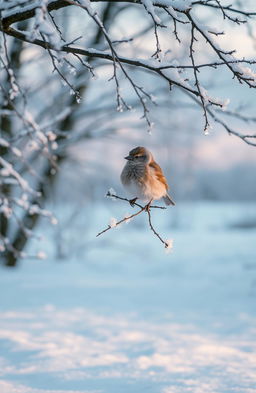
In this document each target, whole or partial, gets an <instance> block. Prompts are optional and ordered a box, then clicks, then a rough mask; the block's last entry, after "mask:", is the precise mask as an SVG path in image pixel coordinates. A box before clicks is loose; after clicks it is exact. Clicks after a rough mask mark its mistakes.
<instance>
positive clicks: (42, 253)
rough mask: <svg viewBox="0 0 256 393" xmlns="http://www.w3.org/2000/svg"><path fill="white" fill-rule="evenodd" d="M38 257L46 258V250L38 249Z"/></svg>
mask: <svg viewBox="0 0 256 393" xmlns="http://www.w3.org/2000/svg"><path fill="white" fill-rule="evenodd" d="M36 257H37V258H38V259H46V258H47V255H46V254H45V252H44V251H38V253H37V254H36Z"/></svg>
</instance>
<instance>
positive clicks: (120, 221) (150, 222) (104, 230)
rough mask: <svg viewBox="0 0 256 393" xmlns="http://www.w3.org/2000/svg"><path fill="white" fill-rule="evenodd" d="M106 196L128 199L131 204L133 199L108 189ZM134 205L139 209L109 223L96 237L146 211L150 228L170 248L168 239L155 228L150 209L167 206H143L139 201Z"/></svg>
mask: <svg viewBox="0 0 256 393" xmlns="http://www.w3.org/2000/svg"><path fill="white" fill-rule="evenodd" d="M106 196H107V197H110V198H115V199H119V200H121V201H126V202H128V203H129V204H130V205H131V201H130V200H129V199H127V198H123V197H120V196H118V195H116V194H113V193H111V192H110V191H108V193H107V195H106ZM132 205H135V206H137V207H139V210H138V211H137V212H136V213H134V214H131V215H129V216H125V217H124V218H122V219H121V220H119V221H114V222H113V223H112V224H110V225H108V226H107V227H106V228H105V229H103V230H102V231H101V232H99V233H98V234H97V235H96V237H98V236H100V235H102V234H103V233H105V232H107V231H109V230H110V229H112V228H115V227H117V226H118V225H120V224H122V223H123V222H128V221H130V220H131V219H133V218H134V217H137V216H138V215H139V214H141V213H142V212H143V211H144V212H146V213H147V215H148V224H149V228H150V229H151V231H152V232H153V233H154V235H155V236H156V237H157V238H158V239H159V240H160V242H161V243H163V244H164V246H165V248H169V247H170V245H169V243H168V242H167V241H165V240H163V238H162V237H161V236H160V235H159V233H158V232H157V231H156V230H155V228H154V226H153V224H152V219H151V213H150V209H151V208H153V209H166V207H163V206H150V207H149V204H146V205H145V206H142V205H140V204H138V203H137V202H133V203H132Z"/></svg>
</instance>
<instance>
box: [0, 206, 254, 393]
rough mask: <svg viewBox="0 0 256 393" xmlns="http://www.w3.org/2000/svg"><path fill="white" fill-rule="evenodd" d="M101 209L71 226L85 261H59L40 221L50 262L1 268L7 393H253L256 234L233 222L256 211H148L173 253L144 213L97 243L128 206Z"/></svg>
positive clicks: (2, 382) (1, 346) (63, 210)
mask: <svg viewBox="0 0 256 393" xmlns="http://www.w3.org/2000/svg"><path fill="white" fill-rule="evenodd" d="M104 201H105V203H106V206H105V207H104V208H103V207H102V206H99V205H93V209H92V207H91V206H90V207H88V209H89V210H88V212H89V211H90V213H92V210H93V215H92V216H91V219H90V220H89V222H86V223H85V221H84V218H85V217H86V214H87V213H88V212H86V211H84V210H81V212H80V214H79V218H78V219H79V221H80V224H81V225H80V226H78V227H77V228H76V227H74V228H71V227H69V228H65V230H66V231H67V232H66V233H68V234H69V236H70V242H71V244H73V243H74V241H78V240H79V239H80V240H81V245H82V246H81V247H80V248H79V252H78V253H76V254H75V253H74V252H70V253H69V254H68V258H67V259H65V260H64V261H58V262H57V261H56V260H55V258H54V253H55V251H54V249H53V245H54V242H53V241H52V240H53V239H54V234H53V233H54V232H50V231H49V227H47V228H48V231H46V230H44V226H43V225H44V224H43V222H42V225H41V228H39V229H38V231H39V232H40V231H41V232H44V234H45V240H44V241H42V242H41V243H40V249H41V250H42V251H43V252H44V253H47V254H48V255H49V259H48V260H42V261H40V260H30V259H28V260H24V261H23V262H22V264H21V266H20V267H19V268H17V269H14V270H12V271H10V270H7V269H4V268H1V272H0V273H1V274H0V291H1V292H0V296H1V303H0V320H1V324H0V370H1V377H0V391H1V393H96V392H97V393H120V392H127V393H128V392H129V393H141V392H149V393H189V392H193V393H227V392H231V391H234V392H236V393H253V392H254V390H255V386H256V329H255V326H256V324H255V322H256V309H255V296H256V288H255V282H256V260H255V236H256V230H255V229H251V230H242V229H239V225H237V226H235V224H239V223H243V222H245V221H246V219H248V217H249V218H250V219H252V218H253V217H254V218H255V220H256V205H255V204H246V205H242V204H233V205H231V204H225V203H224V204H218V203H204V204H203V203H199V204H198V203H189V204H184V203H183V204H182V203H180V204H177V205H176V207H175V209H172V210H168V211H166V210H164V211H158V212H156V211H152V219H153V222H155V224H156V225H157V229H158V230H159V232H160V233H161V234H162V235H164V234H168V233H169V234H171V237H172V239H174V241H175V247H174V249H173V252H172V253H171V254H169V255H165V254H164V253H163V252H162V245H161V243H160V242H159V241H158V239H156V238H154V237H153V235H152V233H151V231H150V229H149V228H148V226H147V219H146V215H145V216H143V215H140V216H139V217H137V218H136V220H133V221H132V223H130V225H129V226H122V228H121V229H120V230H119V231H111V230H110V231H108V232H107V233H106V234H105V235H102V236H101V237H99V238H97V240H96V239H95V235H96V233H97V232H98V230H99V228H101V227H102V226H104V224H105V223H106V220H107V217H109V214H110V211H109V210H111V214H113V215H115V216H117V215H118V217H119V215H120V214H121V211H120V210H122V206H123V205H122V204H121V203H115V204H111V203H110V201H108V200H107V199H106V200H104ZM123 208H124V209H125V211H127V206H126V205H125V206H123ZM67 210H68V208H67V206H65V205H63V206H62V207H60V209H59V212H58V214H59V217H61V215H63V217H64V216H66V214H67ZM131 210H132V212H134V210H133V209H131ZM82 225H83V226H86V228H87V232H86V236H85V232H84V230H82V231H81V228H82ZM89 225H91V226H90V227H88V226H89ZM45 228H46V227H45ZM52 231H53V229H52ZM68 239H69V238H65V240H63V241H65V243H66V245H67V243H68V241H69V240H68ZM31 247H32V246H31ZM26 252H27V253H28V254H29V253H31V252H32V253H33V247H32V248H31V249H30V250H26ZM34 254H35V253H34Z"/></svg>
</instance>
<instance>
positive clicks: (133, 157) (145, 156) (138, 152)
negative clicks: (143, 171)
mask: <svg viewBox="0 0 256 393" xmlns="http://www.w3.org/2000/svg"><path fill="white" fill-rule="evenodd" d="M124 158H125V159H126V160H128V161H130V162H132V163H134V164H137V163H138V164H139V163H140V164H148V163H149V162H150V161H151V159H152V154H151V153H150V151H148V150H147V149H146V148H145V147H142V146H138V147H135V148H134V149H132V150H131V151H130V152H129V155H128V156H127V157H124Z"/></svg>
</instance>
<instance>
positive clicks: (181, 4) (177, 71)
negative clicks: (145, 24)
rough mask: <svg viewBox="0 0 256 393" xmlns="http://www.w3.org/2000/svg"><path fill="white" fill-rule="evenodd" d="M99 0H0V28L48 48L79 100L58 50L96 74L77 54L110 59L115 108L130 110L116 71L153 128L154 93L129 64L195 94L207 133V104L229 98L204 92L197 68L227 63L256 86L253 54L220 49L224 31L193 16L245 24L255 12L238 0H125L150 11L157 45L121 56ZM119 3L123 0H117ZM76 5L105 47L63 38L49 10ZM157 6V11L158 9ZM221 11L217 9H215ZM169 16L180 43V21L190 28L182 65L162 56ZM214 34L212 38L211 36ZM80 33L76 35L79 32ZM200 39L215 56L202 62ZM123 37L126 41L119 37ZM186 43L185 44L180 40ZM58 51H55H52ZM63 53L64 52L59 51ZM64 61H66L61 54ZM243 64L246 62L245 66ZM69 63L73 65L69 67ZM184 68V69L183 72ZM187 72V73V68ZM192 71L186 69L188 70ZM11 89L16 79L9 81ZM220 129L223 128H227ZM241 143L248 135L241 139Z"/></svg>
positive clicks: (221, 105) (220, 103) (241, 79)
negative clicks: (25, 25) (206, 12)
mask: <svg viewBox="0 0 256 393" xmlns="http://www.w3.org/2000/svg"><path fill="white" fill-rule="evenodd" d="M94 1H95V2H96V1H97V0H92V1H89V0H80V1H78V0H65V1H64V0H43V1H31V0H19V1H17V0H16V1H8V2H7V1H4V0H0V12H1V26H0V28H1V30H2V31H3V32H4V33H5V34H7V35H10V36H13V37H16V38H18V39H20V40H22V41H26V42H29V43H31V44H34V45H38V46H41V47H42V48H44V49H46V50H47V51H48V54H49V57H50V59H51V62H52V65H53V70H54V71H56V72H57V73H58V75H59V77H60V78H61V79H62V80H63V83H64V84H65V85H68V86H69V87H70V92H71V94H74V95H75V97H76V99H77V100H78V101H79V102H80V100H81V97H80V93H79V92H78V91H77V90H76V88H75V87H74V86H73V85H72V83H71V82H70V81H69V79H68V78H67V77H66V76H65V75H64V74H63V73H62V71H61V70H60V67H59V65H58V58H59V56H60V54H61V53H62V54H63V53H67V54H71V55H73V56H76V57H78V58H79V60H80V61H81V62H82V64H83V65H84V67H85V68H86V67H87V68H88V69H89V70H90V72H91V73H92V76H94V72H93V69H92V67H91V66H90V65H89V63H88V61H86V60H85V61H84V60H82V59H81V56H86V57H87V58H91V59H101V60H108V61H110V62H111V63H112V65H113V75H112V78H110V80H114V82H115V85H116V102H117V110H118V111H123V110H130V109H132V107H131V105H130V104H129V102H127V99H126V98H125V97H124V96H123V95H122V93H121V92H122V89H121V86H120V84H121V82H120V76H121V75H122V76H123V77H124V79H126V80H127V81H128V82H129V84H130V87H131V89H132V90H133V92H134V94H135V96H136V97H137V99H138V102H139V103H140V106H141V109H142V118H144V119H145V121H146V124H147V126H148V128H149V129H151V128H152V125H153V124H152V121H151V119H150V104H151V103H154V101H153V100H152V96H151V94H150V93H149V92H147V91H146V89H145V88H144V86H142V85H141V84H138V83H137V82H135V79H134V77H133V75H132V74H131V73H130V70H129V69H128V68H127V66H128V65H130V66H133V67H135V68H137V69H143V70H147V71H150V72H152V73H153V74H155V75H157V76H158V77H160V78H161V79H163V80H165V81H166V83H167V84H168V86H169V87H170V88H172V87H173V86H175V87H176V88H178V89H181V90H182V91H183V92H185V93H186V94H187V93H189V95H190V96H191V95H193V96H194V97H196V98H198V100H196V102H198V104H199V106H200V107H201V108H202V111H203V117H204V126H203V130H204V132H205V133H208V130H209V128H210V127H211V125H210V122H209V117H208V111H207V108H209V107H212V109H211V110H212V111H213V112H214V111H215V110H216V109H215V108H214V107H219V108H222V109H223V110H224V109H225V108H226V106H227V102H228V100H227V99H224V100H220V99H218V98H216V97H213V96H212V95H211V94H210V92H208V91H207V89H206V87H205V86H203V85H202V82H201V80H200V78H199V70H200V69H201V68H205V67H208V68H212V69H213V70H214V69H217V68H218V67H219V66H225V67H226V68H227V69H228V70H229V71H231V73H232V76H233V77H234V78H235V79H237V80H238V81H239V83H243V84H246V85H247V86H248V87H250V88H255V87H256V74H255V72H254V71H253V69H251V68H250V67H249V66H250V65H253V64H255V59H245V58H243V59H237V58H235V57H234V53H235V50H234V49H230V50H228V51H227V50H224V49H223V48H222V47H221V46H220V45H219V44H218V42H217V41H216V39H217V38H218V36H219V35H223V34H225V32H224V31H223V30H218V29H216V28H213V27H211V28H209V27H208V26H205V25H203V24H202V23H200V22H199V21H198V20H197V18H196V12H197V8H198V7H206V8H211V9H212V10H214V11H216V18H221V17H222V18H223V19H227V20H229V21H230V22H232V23H233V24H236V25H240V24H244V23H247V21H248V20H249V18H252V17H254V16H255V15H256V13H255V12H254V11H252V12H251V11H245V10H244V9H243V8H242V7H239V5H237V6H236V7H235V6H231V5H228V6H224V5H222V4H221V2H220V1H219V0H216V1H205V0H197V1H191V0H141V1H136V2H135V0H128V1H127V2H130V3H133V4H134V6H141V7H144V10H145V13H146V14H148V15H149V16H150V18H151V20H152V31H153V33H154V36H155V41H156V49H155V51H154V52H153V53H152V55H151V57H149V58H148V59H145V58H143V59H142V58H138V57H132V58H131V57H129V56H124V55H122V54H120V53H119V50H118V49H117V48H116V45H115V43H116V40H113V39H112V37H111V34H110V33H109V32H108V30H107V29H106V27H105V25H104V23H103V21H102V20H101V19H100V17H99V15H98V14H97V12H96V11H95V9H94V7H93V2H94ZM110 2H111V3H118V1H117V0H115V1H114V0H112V1H110ZM119 2H122V0H120V1H119ZM67 6H75V7H79V8H80V9H81V10H84V11H86V13H87V15H88V16H89V18H91V20H92V21H93V22H94V24H95V25H96V26H97V28H98V29H100V30H101V32H102V35H103V36H104V38H105V41H106V42H107V45H108V50H106V49H105V48H104V50H100V49H93V48H84V47H83V48H81V47H78V46H75V45H74V44H75V42H76V41H77V39H73V40H71V41H69V42H66V41H65V40H64V38H63V34H62V27H61V26H59V25H58V24H57V23H56V21H55V19H54V18H53V16H52V14H51V12H52V11H53V10H59V9H61V8H63V7H67ZM158 10H161V15H160V13H159V12H158ZM218 13H219V14H218ZM28 18H34V24H33V28H32V31H30V32H29V31H20V30H18V29H14V28H13V27H12V24H13V23H15V22H18V21H22V20H26V19H28ZM168 21H172V22H173V25H174V30H173V31H171V33H172V34H174V37H175V38H176V39H177V40H178V41H179V42H180V44H183V42H181V38H180V37H179V34H178V26H184V28H186V29H187V31H188V32H189V31H190V33H189V34H190V49H189V53H188V54H187V57H188V60H189V59H190V62H191V65H190V64H188V62H185V64H184V65H182V64H179V63H178V62H177V60H176V59H172V60H170V61H166V60H165V56H164V54H163V53H162V49H161V39H160V36H159V29H164V30H168V29H170V27H168V23H167V22H168ZM214 37H216V39H214ZM79 38H80V37H79ZM197 41H200V42H201V45H205V43H206V45H207V46H208V48H210V49H211V50H212V51H213V52H214V54H215V56H216V57H215V59H213V60H212V61H211V62H209V63H205V64H202V63H201V64H200V63H198V61H197V60H196V49H195V43H196V42H197ZM123 42H125V40H123ZM184 44H185V43H184ZM54 52H55V53H56V55H55V54H54ZM62 56H63V55H62ZM63 61H64V62H65V61H66V62H68V60H67V59H66V58H65V57H64V56H63ZM245 65H246V66H245ZM71 68H72V66H71ZM184 71H187V73H186V74H185V73H184ZM190 71H191V72H190ZM189 72H190V73H189ZM13 87H14V89H13V90H14V91H15V84H13ZM222 122H223V123H224V124H225V125H226V126H227V127H229V125H228V124H227V123H226V120H224V119H222ZM226 126H224V128H225V129H226V130H227V127H226ZM233 135H236V136H239V135H240V133H239V132H238V133H234V134H233ZM241 139H242V140H244V141H245V142H246V141H247V140H248V138H241Z"/></svg>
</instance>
